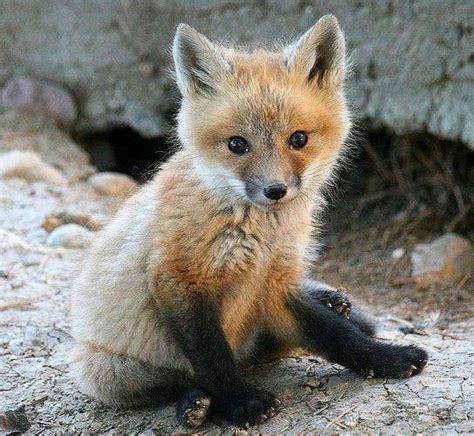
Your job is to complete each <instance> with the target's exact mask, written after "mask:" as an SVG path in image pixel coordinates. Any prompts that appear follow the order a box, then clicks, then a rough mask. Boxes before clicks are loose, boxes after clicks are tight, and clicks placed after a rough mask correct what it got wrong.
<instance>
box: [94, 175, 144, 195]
mask: <svg viewBox="0 0 474 436" xmlns="http://www.w3.org/2000/svg"><path fill="white" fill-rule="evenodd" d="M88 182H89V184H90V185H92V186H93V187H94V189H95V190H96V191H97V192H98V193H100V194H103V195H108V196H110V197H129V196H131V195H132V194H134V193H135V191H136V190H137V184H136V182H135V180H133V179H132V178H131V177H130V176H127V175H126V174H121V173H113V172H102V173H97V174H93V175H92V176H90V177H89V179H88Z"/></svg>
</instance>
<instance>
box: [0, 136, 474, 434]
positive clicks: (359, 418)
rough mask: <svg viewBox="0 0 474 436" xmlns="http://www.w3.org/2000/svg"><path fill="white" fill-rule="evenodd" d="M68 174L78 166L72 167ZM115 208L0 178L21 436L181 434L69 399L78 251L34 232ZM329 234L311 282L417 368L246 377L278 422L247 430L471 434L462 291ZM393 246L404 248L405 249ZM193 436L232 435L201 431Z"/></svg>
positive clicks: (1, 402) (469, 322)
mask: <svg viewBox="0 0 474 436" xmlns="http://www.w3.org/2000/svg"><path fill="white" fill-rule="evenodd" d="M3 133H4V132H3ZM20 136H21V135H20ZM15 138H18V134H16V136H15ZM3 139H5V136H3ZM30 139H31V138H30ZM36 140H37V138H36V139H35V138H33V140H32V147H36V145H35V141H36ZM42 140H44V141H47V140H48V136H47V135H46V136H44V137H43V139H42ZM63 165H66V166H67V165H69V163H63ZM70 165H76V166H77V165H79V166H80V165H87V164H86V163H78V162H77V160H75V161H74V162H71V164H70ZM115 206H116V204H115V203H114V201H112V200H110V199H107V198H105V197H102V196H99V195H97V194H95V193H94V192H93V191H92V190H91V188H90V187H89V186H87V184H85V183H84V182H80V181H75V182H73V183H71V185H70V186H69V187H65V188H57V187H52V186H48V185H47V184H45V183H42V182H35V183H27V182H25V181H22V180H18V179H14V180H9V181H8V180H3V181H2V180H0V210H1V213H0V411H2V410H6V409H16V408H18V407H21V406H24V409H25V413H26V415H27V417H28V419H29V421H30V422H31V428H30V430H29V433H33V434H40V433H43V434H51V433H58V432H61V433H73V432H87V433H118V434H124V433H126V434H130V433H131V434H158V433H159V434H161V433H171V432H181V431H184V429H183V428H180V427H179V426H177V424H176V422H175V418H174V408H173V407H171V406H170V407H165V408H160V409H146V410H135V411H122V410H114V409H110V408H108V407H106V406H104V405H102V404H99V403H97V402H95V401H93V400H91V399H89V398H86V397H85V396H84V395H82V394H81V393H79V392H78V391H77V390H76V388H75V386H74V385H73V383H72V382H71V380H70V378H69V375H68V365H67V355H68V351H69V349H70V346H71V341H72V339H71V337H70V335H69V318H68V307H69V296H70V284H71V279H72V278H73V277H74V274H75V271H76V270H77V267H78V264H79V262H80V259H81V257H82V256H83V250H67V249H59V248H50V247H47V246H46V245H45V241H46V237H47V232H46V231H45V230H44V229H42V227H41V225H42V223H43V222H44V221H45V219H46V217H47V216H49V215H50V214H52V213H57V212H62V211H67V212H80V213H82V214H86V215H88V216H90V217H93V218H103V217H104V216H105V217H106V216H109V215H110V214H112V213H113V211H114V209H115ZM336 227H337V226H336ZM339 227H343V228H342V229H341V228H340V229H339V230H338V231H337V232H330V233H328V235H327V237H326V243H327V247H326V248H325V249H324V250H323V254H322V258H321V264H320V266H319V268H318V271H319V272H318V274H319V275H321V276H322V277H323V278H325V279H326V280H327V281H328V282H331V283H332V284H334V285H337V286H346V287H347V288H349V289H351V292H352V294H353V295H354V296H355V298H356V300H358V301H359V302H360V304H362V305H363V306H367V305H368V304H370V312H371V313H372V314H373V315H374V316H377V317H378V318H379V320H380V326H381V330H380V334H379V336H380V337H381V338H382V339H383V340H386V341H390V342H396V343H416V344H419V345H421V346H423V347H425V348H426V349H427V350H428V351H429V353H430V356H431V359H430V361H429V364H428V366H427V367H426V370H425V371H424V372H423V374H421V375H420V376H416V377H413V378H411V379H408V380H364V379H362V378H360V377H357V376H355V375H353V374H351V373H350V372H349V371H347V370H345V369H343V368H342V367H339V366H337V365H331V364H329V363H327V362H325V361H323V360H322V359H319V358H314V357H310V356H299V357H292V358H287V359H283V360H281V361H279V362H274V363H272V364H268V365H264V366H262V367H259V368H253V369H252V370H251V371H249V374H248V377H249V378H250V379H253V380H255V382H256V383H257V384H258V385H260V386H265V387H267V388H268V389H271V390H272V391H274V392H277V393H279V395H280V397H281V399H282V400H283V406H282V410H281V413H280V414H279V415H278V416H276V417H275V418H273V419H271V420H270V421H268V422H267V423H265V424H262V425H260V426H259V427H255V428H253V429H251V430H250V431H249V432H250V433H256V432H278V433H301V432H303V433H305V432H311V433H315V434H336V433H351V432H354V433H365V434H367V433H369V434H415V433H425V434H432V433H434V432H439V433H450V434H454V433H465V434H467V433H470V432H474V424H473V421H472V413H473V406H474V403H473V400H474V389H473V379H472V374H473V369H474V368H473V367H474V364H473V362H474V358H473V357H474V356H473V354H474V353H473V346H472V340H473V327H474V320H473V317H472V312H470V310H471V307H472V293H471V292H470V290H469V289H468V288H467V287H466V286H465V284H463V286H461V287H459V288H455V287H446V286H445V287H437V288H436V287H435V288H429V289H416V288H415V287H414V286H413V285H410V284H409V283H406V281H405V282H404V281H403V280H398V279H400V278H404V277H405V278H406V277H409V263H408V261H407V256H405V257H404V258H403V259H401V260H398V261H395V260H393V259H392V258H391V256H390V253H391V251H392V249H393V248H394V247H397V246H398V245H400V239H399V235H398V236H397V235H394V236H393V238H388V240H389V242H387V241H386V243H385V244H381V243H380V241H381V239H382V236H383V234H382V233H380V232H379V231H378V230H377V228H374V227H373V226H370V228H366V233H364V231H363V230H361V229H358V230H357V232H355V233H354V229H350V228H346V229H344V226H339ZM367 232H368V233H367ZM368 235H372V239H371V238H370V237H369V236H368ZM370 241H372V242H370ZM403 241H404V242H403V244H404V245H405V246H406V247H407V249H409V248H410V242H406V241H410V239H409V238H408V239H407V238H405V239H403ZM397 244H398V245H397ZM397 280H398V281H397ZM400 283H402V286H400ZM403 283H404V284H403ZM400 328H402V329H403V328H405V330H404V331H405V333H406V332H407V331H408V332H409V331H411V332H414V333H415V334H413V333H412V334H405V333H403V332H402V331H401V330H400ZM202 432H205V433H214V434H217V433H227V434H230V433H236V432H244V430H242V429H238V428H234V427H230V426H228V425H226V424H225V423H209V424H207V425H206V426H205V427H204V428H203V429H202Z"/></svg>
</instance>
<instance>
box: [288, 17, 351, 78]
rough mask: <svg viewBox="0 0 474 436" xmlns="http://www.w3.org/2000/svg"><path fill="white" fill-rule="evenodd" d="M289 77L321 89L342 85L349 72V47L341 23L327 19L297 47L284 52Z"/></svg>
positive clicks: (319, 23)
mask: <svg viewBox="0 0 474 436" xmlns="http://www.w3.org/2000/svg"><path fill="white" fill-rule="evenodd" d="M284 54H285V57H286V59H287V65H288V70H289V72H290V73H293V74H298V75H301V76H302V77H304V78H305V79H307V80H308V81H315V82H316V83H317V84H318V85H319V86H321V87H339V86H340V85H342V83H343V81H344V76H345V70H346V46H345V41H344V35H343V33H342V30H341V28H340V27H339V23H338V21H337V19H336V17H334V16H333V15H325V16H324V17H322V18H321V19H320V20H319V21H318V22H317V23H316V24H315V25H314V26H313V27H312V28H311V29H309V30H308V31H307V32H306V33H304V34H303V36H301V38H300V39H299V40H298V41H296V42H295V43H293V44H291V45H289V46H288V47H286V48H285V50H284Z"/></svg>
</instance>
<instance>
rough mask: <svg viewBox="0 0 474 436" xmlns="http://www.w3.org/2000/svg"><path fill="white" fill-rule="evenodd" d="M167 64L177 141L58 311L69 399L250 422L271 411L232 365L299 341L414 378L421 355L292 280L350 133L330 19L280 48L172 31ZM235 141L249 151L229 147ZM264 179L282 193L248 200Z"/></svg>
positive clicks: (326, 294)
mask: <svg viewBox="0 0 474 436" xmlns="http://www.w3.org/2000/svg"><path fill="white" fill-rule="evenodd" d="M173 56H174V59H175V65H176V77H177V84H178V87H179V89H180V91H181V93H182V95H183V101H182V106H181V110H180V112H179V116H178V129H177V130H178V136H179V140H180V143H181V145H182V147H181V148H180V150H179V151H178V152H177V153H176V154H175V155H174V156H173V157H172V158H171V159H170V160H169V161H168V162H167V163H165V164H164V165H163V167H162V168H161V170H160V171H159V173H158V174H157V175H156V176H155V178H154V179H153V180H152V181H151V182H150V183H148V184H147V185H146V186H144V187H143V188H142V189H141V190H140V191H139V192H138V193H137V194H136V195H135V196H134V197H133V198H131V199H130V200H129V201H128V202H127V203H126V204H125V205H124V207H123V208H122V210H121V211H120V212H119V213H118V214H117V216H116V218H115V219H114V220H113V222H112V223H111V224H110V225H109V226H108V227H107V228H106V229H105V230H104V231H103V232H102V234H101V235H100V237H99V238H98V239H97V241H96V242H95V244H94V246H93V247H92V249H91V250H90V253H89V255H88V257H87V259H86V260H85V263H84V266H83V269H82V273H81V275H80V277H79V278H78V280H77V283H76V286H75V290H74V301H73V311H72V315H73V335H74V337H75V338H76V341H77V342H76V346H75V350H74V357H73V361H72V371H73V374H74V376H75V378H76V380H77V383H78V385H79V387H80V389H81V390H82V391H83V392H85V393H87V394H89V395H91V396H92V397H94V398H97V399H99V400H101V401H103V402H105V403H107V404H109V405H112V406H136V405H140V404H147V403H153V402H154V403H158V402H160V401H164V400H169V399H174V398H178V396H180V397H181V399H180V401H179V404H178V419H180V420H181V422H183V423H184V424H187V425H190V426H196V425H200V424H201V423H202V422H203V421H204V419H205V417H206V414H207V412H208V408H209V404H210V405H211V406H210V409H209V411H210V412H215V413H217V414H219V415H221V416H223V417H224V418H227V419H229V420H231V421H232V422H235V423H237V424H244V423H251V424H252V423H256V422H259V420H261V419H263V418H265V417H269V416H271V415H272V414H273V413H274V412H275V409H276V405H277V401H276V400H275V397H274V396H273V394H270V393H268V392H264V391H261V390H258V389H256V388H254V387H252V386H251V385H249V384H248V383H247V382H246V381H245V380H243V379H242V377H241V376H240V374H239V369H238V366H239V365H238V364H239V362H244V361H248V360H249V359H258V360H260V359H261V358H264V357H268V356H275V355H279V354H280V353H281V352H283V351H284V350H288V349H291V348H292V347H304V348H306V349H307V350H309V351H312V352H319V353H321V354H323V355H325V356H326V357H328V358H329V359H330V360H332V361H335V362H339V363H342V364H344V365H346V366H347V367H349V368H351V369H353V370H355V371H357V372H359V373H360V374H364V375H367V374H371V373H374V374H375V375H380V376H385V375H390V376H407V375H410V374H412V373H415V372H418V371H420V370H421V369H422V368H423V366H424V364H425V362H426V354H425V353H424V352H423V351H422V350H419V349H417V348H414V347H405V348H403V347H398V348H395V347H391V346H389V345H384V344H380V343H378V342H376V341H374V340H373V339H372V338H371V337H370V335H371V334H372V333H373V328H372V327H371V326H370V324H369V323H368V322H367V321H366V320H365V319H364V318H363V317H362V316H360V315H358V316H355V317H354V319H353V320H352V319H350V318H349V319H346V317H345V316H342V312H341V313H339V311H338V308H339V306H340V301H341V298H340V297H341V296H340V295H339V294H336V293H334V292H333V290H332V289H330V288H329V287H327V286H325V285H321V284H318V283H314V282H312V281H310V280H308V279H307V278H305V271H306V264H307V261H308V257H309V253H310V251H311V250H310V247H311V243H312V241H313V235H314V230H315V229H317V217H318V215H319V212H320V211H321V209H322V208H323V207H324V200H323V197H322V195H321V192H322V189H323V188H324V186H325V185H326V184H327V183H328V182H329V181H330V180H331V177H332V175H333V171H334V169H335V167H336V166H337V164H338V162H339V161H340V158H341V156H342V155H343V153H344V141H345V139H346V138H347V135H348V132H349V128H350V117H349V113H348V109H347V105H346V102H345V98H344V92H343V80H344V73H345V69H346V65H345V48H344V38H343V35H342V32H341V30H340V28H339V25H338V23H337V21H336V19H335V18H334V17H331V16H326V17H323V18H322V19H321V20H320V21H319V22H318V23H317V24H316V25H315V26H314V27H313V28H312V29H310V30H309V31H308V32H307V33H306V34H304V35H303V36H302V38H301V39H300V40H299V41H297V42H296V43H295V44H293V45H291V46H289V47H287V48H286V49H285V50H283V51H281V52H280V51H279V52H271V51H263V50H258V51H255V52H243V51H238V50H232V49H229V48H223V47H219V46H217V45H215V44H213V43H211V42H210V41H208V40H207V39H206V38H205V37H204V36H202V35H201V34H199V33H198V32H196V31H195V30H194V29H192V28H190V27H189V26H186V25H180V26H179V27H178V30H177V34H176V37H175V42H174V46H173ZM295 131H304V132H306V133H307V134H308V143H307V145H306V146H305V147H304V148H302V149H292V148H291V147H289V145H288V138H289V137H290V135H291V134H292V133H293V132H295ZM234 136H240V137H243V138H245V139H246V140H247V141H248V143H249V152H248V153H245V154H243V155H236V154H234V153H232V152H231V151H230V150H229V149H228V147H227V142H228V141H229V138H231V137H234ZM275 182H278V183H283V184H285V185H286V186H287V187H288V191H287V195H286V196H285V197H283V198H282V199H281V200H279V201H275V200H271V199H268V198H266V197H265V195H264V193H263V191H264V188H265V187H266V186H268V185H269V184H271V183H275ZM334 297H337V298H336V299H334ZM331 301H332V302H333V303H334V304H331V303H330V302H331ZM341 304H342V306H341V307H344V308H345V309H347V308H348V307H349V309H350V303H349V302H347V303H341ZM344 313H345V314H347V310H346V311H345V312H344ZM367 350H370V355H369V354H368V352H367ZM175 394H176V397H175ZM203 395H204V396H206V395H208V398H207V399H205V398H204V399H203ZM203 404H204V405H205V407H203Z"/></svg>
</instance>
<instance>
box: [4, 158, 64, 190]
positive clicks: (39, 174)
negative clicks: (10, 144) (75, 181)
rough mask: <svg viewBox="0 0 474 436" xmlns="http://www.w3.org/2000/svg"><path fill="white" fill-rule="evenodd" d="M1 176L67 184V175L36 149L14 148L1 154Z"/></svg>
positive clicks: (60, 184) (61, 184)
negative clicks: (45, 159)
mask: <svg viewBox="0 0 474 436" xmlns="http://www.w3.org/2000/svg"><path fill="white" fill-rule="evenodd" d="M0 178H4V179H10V178H20V179H24V180H28V181H30V182H34V181H43V182H47V183H51V184H54V185H59V186H65V185H67V178H66V176H65V175H64V174H63V173H61V172H60V171H59V170H57V169H56V168H54V167H53V166H51V165H49V164H48V163H46V162H44V161H43V160H42V159H41V157H40V156H39V155H38V153H36V152H34V151H22V150H12V151H8V152H6V153H2V154H0Z"/></svg>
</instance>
